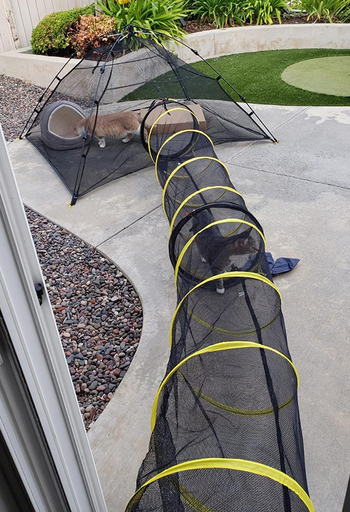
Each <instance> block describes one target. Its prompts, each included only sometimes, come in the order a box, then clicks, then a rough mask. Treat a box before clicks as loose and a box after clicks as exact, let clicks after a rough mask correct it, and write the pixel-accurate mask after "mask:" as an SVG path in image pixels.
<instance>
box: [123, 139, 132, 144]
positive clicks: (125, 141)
mask: <svg viewBox="0 0 350 512" xmlns="http://www.w3.org/2000/svg"><path fill="white" fill-rule="evenodd" d="M129 141H130V139H122V142H124V144H126V143H127V142H129Z"/></svg>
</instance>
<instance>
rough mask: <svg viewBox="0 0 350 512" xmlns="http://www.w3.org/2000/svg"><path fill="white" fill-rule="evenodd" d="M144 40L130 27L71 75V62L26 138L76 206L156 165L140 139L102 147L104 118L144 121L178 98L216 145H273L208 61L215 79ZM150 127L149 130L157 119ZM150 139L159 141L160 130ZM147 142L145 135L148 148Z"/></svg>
mask: <svg viewBox="0 0 350 512" xmlns="http://www.w3.org/2000/svg"><path fill="white" fill-rule="evenodd" d="M141 32H142V34H141ZM140 35H142V37H140ZM146 36H147V34H146V33H145V31H142V30H140V29H138V32H135V30H134V28H133V27H130V26H128V27H127V28H126V29H125V31H123V33H118V34H110V35H109V37H108V44H104V46H101V47H97V48H96V41H94V42H93V44H91V48H90V49H88V51H87V52H86V55H85V57H84V58H83V59H81V60H77V61H76V62H77V63H76V65H75V66H74V67H73V69H71V70H69V71H67V69H68V63H67V64H66V65H65V66H64V67H63V68H62V70H61V71H60V72H59V73H58V75H57V76H56V77H55V78H54V79H53V81H52V83H51V84H50V85H49V87H48V89H47V90H46V92H45V93H44V94H43V95H42V97H41V98H40V99H39V102H38V104H37V106H36V107H35V109H34V111H33V113H32V115H31V117H30V118H29V120H28V122H27V124H26V126H25V129H24V130H23V132H22V134H21V136H22V137H24V136H25V137H26V138H27V139H28V140H29V141H30V142H31V143H32V144H33V145H34V146H35V147H36V148H37V149H38V150H39V151H40V153H41V154H42V155H43V156H44V157H45V158H46V160H47V161H48V162H49V163H50V165H51V166H52V168H53V169H54V170H55V171H56V173H57V174H58V175H59V177H60V178H61V179H62V181H63V182H64V183H65V185H66V186H67V188H68V189H69V190H70V191H71V193H72V204H74V203H75V202H76V199H77V198H78V197H80V196H82V195H84V194H86V193H88V192H90V191H91V190H93V189H95V188H96V187H99V186H101V185H104V184H106V183H108V182H109V181H111V180H114V179H116V178H119V177H121V176H125V175H126V174H129V173H132V172H134V171H138V170H140V169H142V168H145V167H147V166H149V165H150V163H151V161H150V159H149V156H148V154H147V153H146V152H145V151H144V148H143V146H142V144H141V143H140V140H139V139H138V138H137V137H136V138H134V139H133V141H131V142H129V143H128V144H123V142H122V141H121V140H120V139H119V140H118V139H113V138H108V139H107V144H106V147H105V148H102V147H100V146H99V145H98V140H97V138H96V137H94V136H93V135H94V130H95V126H96V118H98V117H100V116H102V115H106V114H114V113H116V112H120V111H126V110H133V111H135V112H137V113H138V115H139V119H143V118H144V117H145V115H146V113H148V111H149V109H150V108H153V107H155V106H156V105H155V103H154V100H159V99H161V100H162V99H165V98H176V99H178V100H180V99H181V100H182V102H183V103H184V104H185V105H186V104H191V105H194V104H196V107H195V108H197V110H195V108H193V112H194V113H195V114H196V115H197V117H198V119H199V121H200V123H201V128H202V129H203V130H204V131H205V132H206V134H207V135H208V136H209V137H210V138H211V140H212V141H213V142H214V144H219V143H223V142H229V141H247V140H271V141H275V138H274V137H273V135H272V134H271V133H270V132H269V130H268V129H267V128H266V127H265V126H264V124H263V123H262V122H261V121H260V119H259V118H258V116H257V115H256V114H255V113H254V111H253V110H252V108H251V107H250V106H249V105H248V104H247V103H246V102H245V100H244V98H243V97H242V96H240V95H239V94H238V93H237V91H235V89H234V88H233V87H232V86H231V85H230V84H228V82H227V81H226V80H225V79H224V77H222V76H221V75H220V74H219V73H217V72H215V70H213V68H212V66H211V65H210V64H209V63H207V62H206V61H204V59H202V60H203V62H204V63H205V65H206V66H207V69H208V73H209V70H210V73H211V75H213V73H214V76H209V74H208V75H207V74H205V73H203V72H200V71H198V70H197V69H195V68H194V67H193V66H190V65H188V64H186V63H185V62H184V61H182V60H181V59H180V58H178V57H177V56H176V54H175V53H173V51H171V45H170V42H169V43H168V48H169V49H166V48H165V47H164V46H163V45H162V44H160V43H159V42H158V41H157V35H156V34H154V33H152V34H151V36H152V37H146ZM101 41H102V37H101ZM135 49H137V51H133V50H135ZM194 53H197V52H194ZM72 62H75V61H74V60H71V63H72ZM181 114H182V113H181V111H177V112H176V113H175V112H173V114H172V117H173V122H172V127H171V130H172V131H173V132H174V131H176V129H179V128H183V126H184V120H183V118H182V115H181ZM84 118H87V119H90V122H91V130H90V132H91V133H88V131H86V132H85V134H79V133H77V132H76V130H75V129H74V128H75V126H76V124H77V123H78V122H79V121H80V120H81V119H84ZM148 120H149V123H151V121H152V118H148ZM87 125H88V124H87V123H86V126H87ZM151 125H152V124H148V125H146V129H150V128H151ZM144 127H145V124H144ZM189 127H190V128H191V125H190V126H189ZM90 135H92V136H90ZM149 137H150V138H157V134H156V133H155V130H154V131H153V133H152V134H151V135H150V136H149ZM147 139H148V135H147V134H146V137H145V138H144V141H143V142H144V144H145V145H146V142H147Z"/></svg>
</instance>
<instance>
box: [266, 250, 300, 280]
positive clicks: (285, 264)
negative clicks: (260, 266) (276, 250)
mask: <svg viewBox="0 0 350 512" xmlns="http://www.w3.org/2000/svg"><path fill="white" fill-rule="evenodd" d="M266 259H267V263H268V264H269V268H270V272H271V275H273V276H277V275H278V274H285V273H286V272H290V271H291V270H293V268H294V267H295V266H296V265H297V264H298V263H299V261H300V260H298V259H297V258H277V260H276V261H275V260H274V259H273V256H272V254H271V253H270V252H267V253H266Z"/></svg>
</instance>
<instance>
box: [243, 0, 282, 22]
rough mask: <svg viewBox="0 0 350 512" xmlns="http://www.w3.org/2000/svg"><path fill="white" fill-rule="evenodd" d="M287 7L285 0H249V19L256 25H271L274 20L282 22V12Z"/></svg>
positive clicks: (247, 11) (247, 4)
mask: <svg viewBox="0 0 350 512" xmlns="http://www.w3.org/2000/svg"><path fill="white" fill-rule="evenodd" d="M286 9H287V3H286V2H285V0H255V1H254V0H253V1H251V2H250V1H247V3H246V13H247V18H246V19H247V21H249V22H250V23H251V24H254V25H271V24H272V23H273V22H274V21H276V20H277V21H278V22H279V23H281V14H282V12H283V11H284V10H286Z"/></svg>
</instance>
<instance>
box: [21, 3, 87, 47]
mask: <svg viewBox="0 0 350 512" xmlns="http://www.w3.org/2000/svg"><path fill="white" fill-rule="evenodd" d="M94 12H95V6H94V5H89V6H87V7H79V8H77V9H71V10H69V11H62V12H53V13H52V14H49V15H48V16H45V18H43V19H42V20H41V21H40V22H39V24H38V25H37V26H36V27H35V29H34V30H33V32H32V39H31V45H32V50H33V53H36V54H41V55H61V56H62V55H69V54H70V53H71V51H72V48H70V42H69V37H68V38H67V36H68V33H69V29H70V28H71V27H72V25H74V23H77V22H78V21H79V19H80V17H81V16H82V15H84V14H94Z"/></svg>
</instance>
